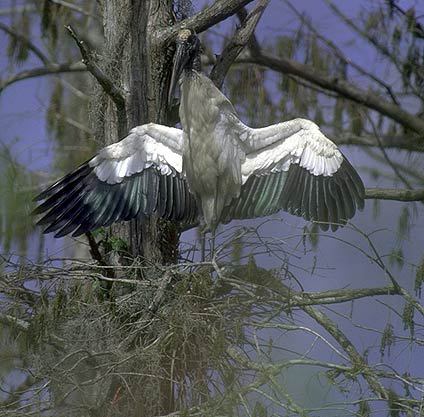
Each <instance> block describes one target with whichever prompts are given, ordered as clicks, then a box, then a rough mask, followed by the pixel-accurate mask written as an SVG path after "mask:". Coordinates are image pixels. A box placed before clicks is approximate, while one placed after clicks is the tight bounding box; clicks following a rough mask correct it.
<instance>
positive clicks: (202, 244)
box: [200, 229, 206, 262]
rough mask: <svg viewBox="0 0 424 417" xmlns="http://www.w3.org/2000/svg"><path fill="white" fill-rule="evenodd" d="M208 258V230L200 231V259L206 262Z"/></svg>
mask: <svg viewBox="0 0 424 417" xmlns="http://www.w3.org/2000/svg"><path fill="white" fill-rule="evenodd" d="M205 258H206V230H205V229H203V230H201V231H200V261H201V262H205Z"/></svg>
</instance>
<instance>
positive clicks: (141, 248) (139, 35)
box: [95, 0, 178, 263]
mask: <svg viewBox="0 0 424 417" xmlns="http://www.w3.org/2000/svg"><path fill="white" fill-rule="evenodd" d="M103 18H104V31H105V45H104V62H103V64H104V67H105V71H106V72H107V73H108V74H109V75H110V77H111V79H112V80H113V81H114V82H115V83H116V85H117V86H119V87H120V88H121V89H123V90H124V91H125V93H126V112H125V113H126V114H124V115H123V114H121V115H119V114H117V109H116V106H115V104H114V103H113V102H112V100H111V99H110V98H108V97H106V98H103V99H102V103H103V104H102V106H101V109H100V110H101V111H100V114H102V115H104V116H103V117H98V114H95V117H96V118H97V120H96V122H97V129H96V132H98V139H99V141H100V142H103V143H104V144H109V143H113V142H116V140H117V139H118V138H120V139H121V138H123V137H124V136H126V134H127V133H128V131H129V129H131V128H133V127H134V126H137V125H140V124H144V123H148V122H156V123H162V124H166V122H167V91H168V85H169V80H170V70H171V67H172V51H171V50H169V48H168V50H167V49H164V48H163V46H162V45H161V44H159V43H158V41H157V40H156V39H155V36H154V35H155V30H157V29H158V28H163V27H167V26H169V25H170V24H172V23H173V13H172V0H105V1H104V9H103ZM122 119H124V123H122V122H120V120H122ZM125 119H126V120H125ZM114 234H117V235H118V236H119V237H121V238H122V239H124V240H125V241H127V242H129V244H130V248H131V252H132V254H133V255H134V256H142V257H144V258H146V259H149V262H151V261H152V260H153V261H156V262H160V263H169V262H174V261H175V260H176V254H177V247H178V231H177V228H176V226H175V225H172V224H170V223H168V222H164V221H158V219H157V218H156V217H155V216H152V217H151V218H150V219H143V221H141V220H140V219H137V220H133V221H131V222H129V223H125V224H123V225H119V226H116V227H114Z"/></svg>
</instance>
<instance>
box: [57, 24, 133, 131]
mask: <svg viewBox="0 0 424 417" xmlns="http://www.w3.org/2000/svg"><path fill="white" fill-rule="evenodd" d="M65 28H66V29H67V30H68V32H69V34H70V35H71V36H72V38H73V39H74V40H75V42H76V44H77V46H78V48H79V50H80V52H81V56H82V62H83V63H84V64H85V65H86V67H87V70H88V71H89V72H90V73H91V74H92V75H93V76H94V78H95V79H96V80H97V81H98V83H99V84H100V85H101V86H102V88H103V90H104V92H105V93H106V94H107V95H108V96H109V97H110V98H111V99H112V100H113V102H114V103H115V105H116V111H117V116H118V135H119V136H120V137H123V136H124V135H125V133H126V132H127V115H126V103H125V94H124V92H123V91H122V90H121V89H120V88H118V87H117V86H116V85H115V84H114V83H113V81H112V80H111V79H110V78H109V77H108V76H107V75H106V74H105V73H104V72H103V70H102V69H101V68H100V67H99V66H98V65H97V63H96V62H95V61H94V59H93V56H92V53H91V51H89V50H88V48H87V46H86V44H85V42H84V41H82V40H80V39H79V38H78V36H77V34H76V33H75V31H74V29H73V28H72V27H71V26H70V25H68V26H65Z"/></svg>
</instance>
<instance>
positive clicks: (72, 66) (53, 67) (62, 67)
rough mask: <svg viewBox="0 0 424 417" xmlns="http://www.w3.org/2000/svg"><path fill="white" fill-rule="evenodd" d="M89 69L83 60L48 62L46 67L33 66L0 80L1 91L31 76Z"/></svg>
mask: <svg viewBox="0 0 424 417" xmlns="http://www.w3.org/2000/svg"><path fill="white" fill-rule="evenodd" d="M85 71H87V68H86V66H85V65H84V64H83V63H81V62H75V63H66V64H48V65H46V66H44V67H39V68H32V69H29V70H25V71H22V72H19V73H18V74H15V75H13V76H11V77H10V78H8V79H6V80H4V81H0V93H1V92H2V91H3V90H4V89H5V88H6V87H9V86H11V85H12V84H14V83H16V82H18V81H23V80H27V79H29V78H35V77H41V76H44V75H57V74H64V73H68V72H85Z"/></svg>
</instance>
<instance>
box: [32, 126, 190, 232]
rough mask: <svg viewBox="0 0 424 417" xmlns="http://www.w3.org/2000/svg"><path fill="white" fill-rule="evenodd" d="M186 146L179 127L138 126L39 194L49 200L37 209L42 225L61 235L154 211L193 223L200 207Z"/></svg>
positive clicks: (39, 197)
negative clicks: (186, 165)
mask: <svg viewBox="0 0 424 417" xmlns="http://www.w3.org/2000/svg"><path fill="white" fill-rule="evenodd" d="M182 149H183V132H182V131H181V130H180V129H175V128H171V127H166V126H162V125H157V124H153V123H150V124H146V125H142V126H137V127H135V128H134V129H132V130H131V131H130V133H129V135H128V136H127V137H125V138H124V139H123V140H121V141H120V142H117V143H114V144H112V145H109V146H107V147H105V148H103V149H102V150H101V151H100V152H99V153H98V154H97V155H96V156H94V157H93V158H92V159H90V160H89V161H87V162H85V163H83V164H82V165H81V166H80V167H79V168H77V169H76V170H75V171H73V172H71V173H69V174H68V175H66V176H65V177H63V178H61V179H60V180H58V181H57V182H55V183H54V184H53V185H51V186H50V187H49V188H47V189H46V190H45V191H43V192H42V193H41V194H40V195H39V196H37V197H36V200H44V201H43V202H42V203H41V204H40V205H39V206H38V207H37V208H36V209H35V212H34V213H35V214H42V213H43V214H44V216H43V217H42V218H41V219H40V220H39V221H38V224H41V225H48V227H47V228H46V229H45V230H44V232H45V233H49V232H56V234H55V237H60V236H64V235H67V234H69V233H72V235H73V236H78V235H80V234H82V233H85V232H87V231H90V230H94V229H97V228H99V227H101V226H109V225H110V224H112V223H113V222H116V221H120V220H130V219H133V218H135V217H137V216H141V215H151V214H153V213H157V214H158V215H159V216H161V217H163V218H166V219H170V220H173V221H179V222H187V223H189V222H192V221H194V220H195V218H196V216H197V208H196V202H195V199H194V197H193V195H192V194H191V193H190V192H189V190H188V186H187V183H186V181H185V178H184V176H183V174H182Z"/></svg>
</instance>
